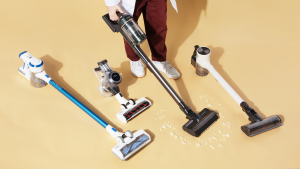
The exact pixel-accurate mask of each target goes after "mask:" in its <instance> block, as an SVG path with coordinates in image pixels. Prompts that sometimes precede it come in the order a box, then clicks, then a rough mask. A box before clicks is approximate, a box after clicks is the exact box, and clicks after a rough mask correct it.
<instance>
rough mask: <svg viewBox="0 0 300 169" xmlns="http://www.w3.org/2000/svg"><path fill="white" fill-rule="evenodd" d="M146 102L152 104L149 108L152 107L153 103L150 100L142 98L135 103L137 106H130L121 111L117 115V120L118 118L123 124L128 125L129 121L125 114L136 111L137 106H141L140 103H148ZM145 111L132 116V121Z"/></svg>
mask: <svg viewBox="0 0 300 169" xmlns="http://www.w3.org/2000/svg"><path fill="white" fill-rule="evenodd" d="M118 100H119V99H118ZM146 101H147V102H149V103H150V104H149V106H148V107H150V106H151V105H152V104H151V102H150V101H149V100H148V99H146V98H145V97H142V98H140V99H138V100H136V101H135V105H132V104H129V105H128V106H127V109H124V110H121V111H120V112H119V113H118V114H117V118H118V119H119V120H121V121H122V122H123V123H127V122H128V121H127V120H126V118H125V117H124V114H126V113H128V112H130V111H131V110H133V109H134V107H135V106H137V105H139V104H140V103H143V102H146ZM148 107H147V108H148ZM145 109H146V108H143V109H142V110H140V111H139V113H136V114H134V115H132V116H131V118H130V119H132V118H134V117H135V116H137V115H138V114H140V113H142V112H143V111H144V110H145Z"/></svg>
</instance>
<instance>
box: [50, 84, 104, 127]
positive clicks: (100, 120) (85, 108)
mask: <svg viewBox="0 0 300 169" xmlns="http://www.w3.org/2000/svg"><path fill="white" fill-rule="evenodd" d="M49 84H51V85H52V86H53V87H54V88H56V89H57V90H58V91H60V92H61V93H62V94H63V95H65V96H66V97H67V98H68V99H70V100H71V101H72V102H73V103H75V104H76V105H77V106H78V107H79V108H81V109H82V110H83V111H85V112H86V113H87V114H88V115H89V116H91V117H92V118H93V119H94V120H96V121H97V122H98V123H99V124H101V125H102V126H103V127H104V128H106V126H107V125H108V124H107V123H106V122H105V121H104V120H103V119H101V118H100V117H99V116H97V115H96V114H95V113H94V112H92V110H90V109H89V108H87V107H86V106H85V105H84V104H83V103H81V102H80V101H79V100H77V99H76V98H75V97H74V96H72V95H71V94H70V93H69V92H67V91H66V90H65V89H64V88H62V87H61V86H59V85H58V84H57V83H56V82H54V80H52V79H51V80H50V81H49Z"/></svg>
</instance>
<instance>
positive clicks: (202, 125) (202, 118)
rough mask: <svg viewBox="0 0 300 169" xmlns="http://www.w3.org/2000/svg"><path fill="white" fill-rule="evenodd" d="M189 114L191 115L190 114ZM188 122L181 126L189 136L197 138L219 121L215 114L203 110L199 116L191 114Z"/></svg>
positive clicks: (205, 109)
mask: <svg viewBox="0 0 300 169" xmlns="http://www.w3.org/2000/svg"><path fill="white" fill-rule="evenodd" d="M190 114H191V113H190ZM191 116H192V117H191V118H189V119H190V120H189V121H188V122H187V123H186V124H185V125H183V126H182V128H183V130H184V131H186V132H188V133H189V134H190V135H192V136H195V137H199V136H200V135H201V134H202V133H203V132H204V131H205V130H206V129H208V128H209V127H210V126H211V125H212V124H213V123H214V122H215V121H217V120H218V119H219V116H218V115H217V113H216V112H214V111H211V110H209V109H207V108H204V109H203V110H202V111H201V112H200V113H199V114H196V113H194V112H192V114H191Z"/></svg>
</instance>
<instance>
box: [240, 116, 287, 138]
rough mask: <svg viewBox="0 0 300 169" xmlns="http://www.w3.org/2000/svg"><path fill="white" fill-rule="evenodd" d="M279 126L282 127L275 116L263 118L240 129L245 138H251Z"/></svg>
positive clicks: (278, 118) (279, 120)
mask: <svg viewBox="0 0 300 169" xmlns="http://www.w3.org/2000/svg"><path fill="white" fill-rule="evenodd" d="M280 126H282V122H281V119H280V117H279V116H276V115H275V116H271V117H268V118H265V119H263V120H262V121H258V122H254V123H251V124H249V125H245V126H242V127H241V129H242V131H243V132H244V133H245V134H246V135H247V136H249V137H252V136H255V135H258V134H260V133H263V132H266V131H269V130H271V129H274V128H277V127H280Z"/></svg>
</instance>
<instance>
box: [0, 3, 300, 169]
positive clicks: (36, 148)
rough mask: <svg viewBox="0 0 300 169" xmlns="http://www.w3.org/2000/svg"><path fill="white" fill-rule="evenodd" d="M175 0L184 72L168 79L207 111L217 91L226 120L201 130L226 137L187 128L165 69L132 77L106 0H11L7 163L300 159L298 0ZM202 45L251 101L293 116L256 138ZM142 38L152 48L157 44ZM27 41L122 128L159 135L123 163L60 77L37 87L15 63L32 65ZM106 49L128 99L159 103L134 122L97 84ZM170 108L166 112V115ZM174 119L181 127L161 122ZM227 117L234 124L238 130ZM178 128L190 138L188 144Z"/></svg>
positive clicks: (0, 121) (203, 163)
mask: <svg viewBox="0 0 300 169" xmlns="http://www.w3.org/2000/svg"><path fill="white" fill-rule="evenodd" d="M177 4H178V10H179V13H178V14H177V13H176V12H175V11H174V9H172V6H171V4H170V2H168V28H169V31H168V35H167V47H168V55H167V59H168V60H169V61H170V62H171V63H172V64H173V65H174V66H175V67H176V68H178V69H179V70H180V72H181V73H182V77H181V78H180V79H179V80H176V81H174V80H170V79H168V81H169V83H170V84H171V85H172V86H173V87H174V89H175V90H176V91H177V92H178V94H179V95H180V96H181V97H182V99H183V100H184V101H185V102H186V103H187V104H188V105H189V106H190V107H191V108H192V109H193V110H195V111H197V112H198V111H200V110H202V109H203V108H204V107H207V102H206V101H205V99H200V96H201V95H207V98H209V99H210V100H209V101H210V103H211V104H212V105H213V106H214V108H213V109H214V110H218V111H220V112H222V113H223V114H224V116H225V118H221V119H220V120H218V122H216V123H215V124H214V125H213V127H211V128H210V129H208V130H207V131H206V132H205V133H204V134H203V135H202V136H201V137H200V138H202V139H206V140H208V137H211V136H213V133H216V134H217V137H218V138H221V137H222V136H221V135H220V134H219V133H218V130H220V129H221V130H222V131H223V133H228V134H230V135H231V137H230V138H229V139H228V140H227V141H225V142H220V141H214V142H209V144H212V145H214V146H215V149H212V148H210V147H209V146H206V145H205V144H203V143H201V141H199V140H197V139H196V138H193V137H191V136H189V135H188V134H187V133H185V132H184V131H183V130H182V129H181V126H182V125H183V124H184V123H186V122H187V120H186V119H185V116H184V114H183V113H182V112H181V111H180V110H179V108H178V106H177V105H176V103H175V102H174V101H173V100H172V98H171V97H170V96H169V95H168V93H167V92H166V91H165V90H164V88H163V87H162V86H161V85H160V84H159V82H158V81H157V80H156V79H155V77H154V76H153V75H152V74H151V73H150V72H149V71H148V70H147V71H146V77H144V78H135V77H134V76H133V75H131V73H130V69H129V61H128V59H127V58H126V57H125V51H124V47H123V41H122V37H121V35H120V34H116V33H115V34H114V33H112V32H111V30H110V29H109V28H108V27H107V25H106V24H105V22H104V21H103V20H102V18H101V16H102V15H104V14H105V13H107V10H106V6H105V4H104V2H103V1H102V0H90V1H82V0H64V1H61V0H51V1H46V0H26V1H24V0H10V1H4V0H1V1H0V68H1V73H0V79H1V80H0V168H1V169H54V168H56V169H86V168H88V169H98V168H121V167H122V168H130V169H138V168H139V169H140V168H154V167H155V168H174V169H177V168H300V162H299V154H300V153H299V152H300V143H299V141H300V137H299V128H300V113H299V112H298V111H299V110H298V109H299V108H298V105H299V95H300V92H299V86H300V80H299V75H298V74H299V72H300V68H299V61H300V59H299V52H298V49H299V45H300V31H299V30H300V24H299V20H300V17H299V16H300V11H299V5H300V1H298V0H287V1H281V0H273V1H271V0H264V1H261V0H246V1H238V0H226V1H215V0H178V2H177ZM141 19H142V18H141ZM139 23H140V25H141V27H142V28H143V24H142V23H143V22H142V20H140V22H139ZM197 44H198V45H201V46H208V47H210V48H211V50H212V55H211V63H212V64H213V66H215V68H216V70H217V71H218V72H219V73H220V74H221V75H222V76H223V77H224V79H225V80H226V81H227V82H228V83H229V84H230V85H231V86H232V87H233V88H234V89H235V90H236V91H237V93H238V94H240V95H241V97H242V98H243V99H244V100H245V101H246V102H248V103H249V104H250V106H252V107H253V108H255V109H256V110H257V111H258V113H259V114H260V115H262V116H263V117H268V116H271V115H281V116H283V117H284V125H283V126H282V127H280V128H277V129H274V130H272V131H269V132H266V133H263V134H260V135H258V136H255V137H253V138H249V137H247V136H246V135H245V134H244V133H243V132H242V131H241V130H240V126H242V125H245V124H248V123H249V121H248V120H247V116H246V115H245V114H244V113H243V112H242V110H241V108H240V107H239V106H238V105H237V104H236V103H235V102H234V100H233V99H232V98H231V97H230V96H229V95H228V94H227V93H226V91H225V90H224V89H223V88H222V87H221V86H220V85H219V84H218V83H217V82H216V81H215V80H214V78H213V77H212V76H211V75H208V76H207V77H204V78H201V77H198V76H197V75H196V74H195V70H194V68H193V67H192V66H191V65H190V57H191V54H192V52H193V48H194V45H197ZM142 48H143V49H144V51H145V52H146V54H148V55H149V56H150V50H149V48H148V46H147V43H144V44H143V45H142ZM24 50H27V51H28V52H30V53H31V54H32V55H34V56H35V57H37V58H41V59H42V60H44V62H45V66H46V68H45V69H46V71H47V73H48V74H49V75H50V76H51V77H52V78H53V79H54V80H55V81H57V82H58V83H59V84H60V85H61V86H62V87H64V88H65V89H66V90H68V91H69V92H70V93H71V94H73V95H74V96H75V97H77V98H78V99H79V100H80V101H82V102H83V103H84V104H86V105H87V106H88V107H89V108H90V109H92V110H93V111H94V112H95V113H96V114H98V115H99V116H100V117H101V118H103V119H105V120H106V121H107V122H109V123H111V124H112V125H113V126H114V127H116V128H117V129H119V130H121V131H126V130H128V129H129V130H138V129H145V130H146V131H147V132H149V133H150V134H151V136H152V139H153V141H152V142H151V144H149V145H148V146H147V147H145V148H144V149H143V150H141V151H140V152H139V153H138V154H136V155H135V156H134V157H133V158H131V159H130V160H128V161H126V162H121V161H120V160H119V159H118V158H116V157H115V156H114V155H113V154H112V153H111V148H112V147H114V146H115V145H116V142H115V139H114V138H112V137H111V136H110V135H109V134H107V133H106V131H105V130H104V129H103V128H102V126H100V125H99V124H98V123H96V122H95V121H94V120H93V119H91V118H90V117H89V116H88V115H86V113H84V112H83V111H81V110H80V109H79V108H78V107H77V106H76V105H74V104H73V103H72V102H70V101H69V100H68V99H67V98H65V97H64V96H63V95H62V94H61V93H59V92H58V91H57V90H55V89H54V88H53V87H51V86H50V85H48V86H46V87H44V88H41V89H37V88H33V87H32V86H30V83H29V81H27V80H26V79H25V78H23V77H22V76H21V75H19V74H18V73H17V68H18V67H19V66H21V65H22V64H23V63H22V61H21V60H20V59H19V58H18V54H19V53H20V52H22V51H24ZM103 59H107V60H108V61H109V64H110V65H111V66H112V67H113V68H114V69H115V70H116V71H118V72H120V73H121V74H122V76H123V79H124V80H123V82H122V83H121V85H120V88H121V91H122V93H123V94H124V95H125V97H126V98H134V99H138V98H141V97H147V98H149V99H150V100H151V101H152V103H153V106H152V107H151V108H150V109H148V110H147V111H145V112H144V113H143V114H141V115H140V116H138V117H137V118H135V119H134V120H132V121H130V122H129V123H128V124H126V125H125V124H122V122H120V121H119V120H118V119H117V118H116V116H115V115H116V113H117V112H119V111H120V107H119V103H118V102H117V100H116V99H115V98H113V97H112V98H104V97H102V96H101V95H100V93H99V92H98V90H97V86H98V80H97V78H96V76H95V75H94V73H93V72H92V70H93V68H95V67H96V66H97V62H98V61H101V60H103ZM211 99H213V100H211ZM218 104H222V105H221V106H219V105H218ZM161 109H165V111H162V112H161V113H160V114H157V112H160V110H161ZM163 115H165V117H164V118H163V119H162V120H155V119H156V118H159V117H161V116H163ZM167 121H170V122H171V124H172V126H174V127H176V129H169V128H167V129H165V130H164V131H160V128H161V126H162V125H163V124H164V122H167ZM224 122H231V123H232V124H231V128H228V127H226V126H224V125H222V123H224ZM171 131H174V132H175V133H176V134H177V135H178V136H183V137H184V138H186V139H188V140H191V145H188V144H186V145H182V144H181V142H180V141H181V140H180V139H179V138H178V139H174V138H172V137H171V136H170V134H169V133H170V132H171ZM196 143H201V144H202V146H201V147H198V148H197V147H196V146H195V145H196ZM220 143H221V144H223V147H222V148H220V147H218V144H220Z"/></svg>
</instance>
